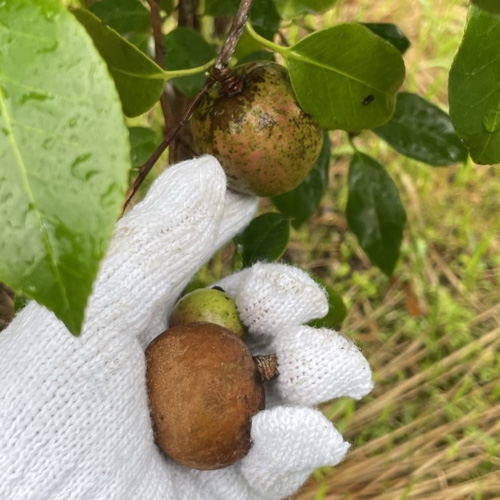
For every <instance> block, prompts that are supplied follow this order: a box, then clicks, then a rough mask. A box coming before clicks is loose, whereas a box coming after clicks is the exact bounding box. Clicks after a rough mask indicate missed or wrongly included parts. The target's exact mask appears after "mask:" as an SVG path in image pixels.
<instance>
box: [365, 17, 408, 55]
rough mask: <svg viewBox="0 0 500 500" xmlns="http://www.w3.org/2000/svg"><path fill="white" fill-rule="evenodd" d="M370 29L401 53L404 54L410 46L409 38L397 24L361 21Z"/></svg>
mask: <svg viewBox="0 0 500 500" xmlns="http://www.w3.org/2000/svg"><path fill="white" fill-rule="evenodd" d="M362 25H363V26H366V27H367V28H368V29H369V30H370V31H373V33H375V34H376V35H378V36H379V37H381V38H383V39H384V40H386V41H387V42H389V43H390V44H392V45H394V47H396V48H397V49H398V50H399V52H401V54H404V53H405V52H406V51H407V50H408V48H409V47H410V45H411V44H410V40H408V38H406V35H405V34H404V33H403V32H402V31H401V30H400V29H399V27H398V26H396V25H395V24H391V23H362Z"/></svg>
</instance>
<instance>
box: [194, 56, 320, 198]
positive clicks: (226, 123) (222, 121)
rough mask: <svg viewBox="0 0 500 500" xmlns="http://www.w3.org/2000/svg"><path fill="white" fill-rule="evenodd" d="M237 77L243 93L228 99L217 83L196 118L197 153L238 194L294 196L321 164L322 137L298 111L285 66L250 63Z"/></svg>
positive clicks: (238, 69) (197, 110)
mask: <svg viewBox="0 0 500 500" xmlns="http://www.w3.org/2000/svg"><path fill="white" fill-rule="evenodd" d="M234 74H235V75H236V76H239V77H241V78H242V84H243V90H242V91H241V92H239V93H237V94H236V95H231V96H228V95H226V94H225V93H224V90H223V86H222V85H221V84H220V83H219V82H218V83H216V84H215V85H214V86H213V87H212V88H211V89H210V91H209V92H208V93H207V94H206V95H205V96H204V98H203V99H202V100H201V102H200V104H199V105H198V107H197V108H196V110H195V112H194V113H193V117H192V119H191V128H192V132H193V138H194V146H195V149H196V152H197V153H198V154H205V153H208V154H212V155H213V156H215V157H216V158H217V159H218V160H219V162H220V164H221V165H222V167H223V169H224V171H225V172H226V176H227V179H228V185H229V187H230V188H232V189H233V190H235V191H238V192H241V193H246V194H253V195H256V196H276V195H278V194H282V193H286V192H287V191H291V190H292V189H294V188H295V187H297V186H298V185H299V184H300V183H301V182H302V181H303V180H304V178H305V177H306V175H307V174H308V172H309V171H310V169H311V168H312V166H313V165H314V162H315V161H316V159H317V158H318V155H319V153H320V150H321V145H322V142H323V131H322V130H321V128H320V127H319V126H318V125H317V124H316V123H315V122H314V120H313V119H312V118H311V117H310V116H309V115H307V114H306V113H304V111H302V109H301V108H300V106H299V104H298V102H297V100H296V98H295V94H294V92H293V89H292V85H291V83H290V78H289V76H288V72H287V70H286V68H284V67H283V66H280V65H279V64H276V63H274V62H271V61H258V62H250V63H246V64H242V65H241V66H237V67H236V68H235V69H234Z"/></svg>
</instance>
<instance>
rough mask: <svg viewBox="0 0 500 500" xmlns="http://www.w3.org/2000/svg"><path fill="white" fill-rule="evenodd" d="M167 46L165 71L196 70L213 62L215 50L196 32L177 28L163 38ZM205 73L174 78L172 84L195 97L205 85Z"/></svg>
mask: <svg viewBox="0 0 500 500" xmlns="http://www.w3.org/2000/svg"><path fill="white" fill-rule="evenodd" d="M163 40H164V45H165V69H167V70H177V69H188V68H196V67H197V66H203V64H205V63H207V62H209V61H210V60H212V59H213V58H214V57H215V56H216V55H217V54H216V51H215V49H214V48H213V47H212V46H211V45H210V44H209V43H208V42H207V41H206V40H205V39H204V38H203V37H202V36H201V35H200V34H199V33H197V32H196V31H194V30H192V29H189V28H183V27H180V28H176V29H174V30H172V31H171V32H170V33H168V34H167V35H165V36H164V37H163ZM205 80H206V76H205V75H204V74H203V73H199V74H197V75H192V76H183V77H180V78H173V79H172V83H173V84H174V85H175V87H176V88H177V89H178V90H180V91H181V92H182V93H183V94H186V95H188V96H190V97H194V96H195V95H196V94H197V93H198V92H199V91H200V89H201V88H202V87H203V84H204V83H205Z"/></svg>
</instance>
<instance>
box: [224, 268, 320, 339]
mask: <svg viewBox="0 0 500 500" xmlns="http://www.w3.org/2000/svg"><path fill="white" fill-rule="evenodd" d="M218 285H219V286H221V287H222V288H223V289H224V290H226V291H227V293H228V294H229V295H231V296H233V298H234V299H235V302H236V305H237V307H238V311H239V313H240V317H241V320H242V321H243V323H244V324H245V325H246V326H247V327H248V329H249V332H250V333H251V334H253V335H256V336H260V335H265V336H270V335H280V334H281V332H283V331H286V329H287V328H288V327H290V326H294V325H298V324H302V323H305V322H307V321H310V320H311V319H314V318H321V317H323V316H325V315H326V313H327V312H328V299H327V297H326V294H325V292H324V291H323V289H322V288H321V287H320V286H319V285H318V284H317V283H316V282H315V281H314V280H313V279H312V278H311V277H310V276H309V275H308V274H307V273H305V272H304V271H301V270H300V269H297V268H295V267H292V266H287V265H285V264H255V265H254V266H252V267H251V268H250V269H245V270H243V271H241V272H239V273H236V274H233V275H232V276H228V277H227V278H224V279H223V280H221V281H219V283H218Z"/></svg>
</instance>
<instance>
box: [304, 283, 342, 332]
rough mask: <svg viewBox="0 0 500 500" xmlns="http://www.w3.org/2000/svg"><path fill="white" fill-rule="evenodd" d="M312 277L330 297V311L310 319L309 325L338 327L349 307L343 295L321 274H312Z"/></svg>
mask: <svg viewBox="0 0 500 500" xmlns="http://www.w3.org/2000/svg"><path fill="white" fill-rule="evenodd" d="M311 278H312V279H313V280H314V281H316V282H317V283H319V284H320V285H321V286H322V287H323V288H324V290H325V292H326V295H327V297H328V313H327V314H326V316H324V317H323V318H319V319H313V320H312V321H309V323H308V325H309V326H313V327H315V328H337V327H338V326H339V325H340V324H341V323H342V321H344V319H345V317H346V316H347V308H346V306H345V304H344V301H343V300H342V297H341V296H340V295H339V294H338V293H336V292H335V291H334V289H333V288H332V287H331V286H330V285H328V284H327V283H325V282H324V281H323V280H322V279H321V278H320V277H319V276H316V275H311Z"/></svg>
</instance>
